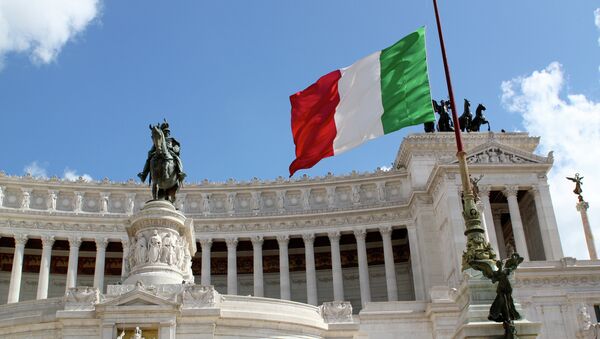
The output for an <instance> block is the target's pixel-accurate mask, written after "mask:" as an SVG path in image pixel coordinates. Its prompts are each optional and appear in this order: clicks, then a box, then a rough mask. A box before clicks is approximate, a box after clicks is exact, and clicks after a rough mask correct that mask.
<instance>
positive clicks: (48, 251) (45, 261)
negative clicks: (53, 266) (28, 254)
mask: <svg viewBox="0 0 600 339" xmlns="http://www.w3.org/2000/svg"><path fill="white" fill-rule="evenodd" d="M52 245H54V236H51V235H45V236H43V237H42V260H41V262H40V275H39V277H38V287H37V296H36V299H46V298H48V282H49V279H50V260H51V258H52Z"/></svg>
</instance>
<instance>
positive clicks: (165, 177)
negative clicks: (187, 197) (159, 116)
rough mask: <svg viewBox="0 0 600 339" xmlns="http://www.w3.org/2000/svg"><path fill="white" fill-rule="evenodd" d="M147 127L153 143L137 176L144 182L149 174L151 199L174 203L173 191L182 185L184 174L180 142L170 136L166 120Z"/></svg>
mask: <svg viewBox="0 0 600 339" xmlns="http://www.w3.org/2000/svg"><path fill="white" fill-rule="evenodd" d="M149 127H150V130H151V131H152V143H153V145H152V148H151V149H150V151H148V158H147V159H146V164H145V165H144V169H143V170H142V172H140V173H138V177H139V178H140V180H142V182H144V181H146V177H147V176H148V174H150V179H149V184H150V185H151V186H152V199H154V200H168V201H170V202H171V203H175V193H177V190H179V188H180V187H182V186H183V180H184V179H185V176H186V174H185V173H184V172H183V165H182V163H181V158H180V157H179V153H180V150H181V144H180V143H179V142H178V141H177V140H175V138H173V137H171V130H170V129H169V123H168V122H167V121H166V120H165V121H164V122H163V123H161V124H156V125H155V126H153V125H150V126H149Z"/></svg>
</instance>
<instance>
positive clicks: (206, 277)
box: [200, 238, 212, 286]
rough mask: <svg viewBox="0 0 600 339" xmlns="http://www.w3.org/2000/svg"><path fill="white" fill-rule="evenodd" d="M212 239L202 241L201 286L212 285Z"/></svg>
mask: <svg viewBox="0 0 600 339" xmlns="http://www.w3.org/2000/svg"><path fill="white" fill-rule="evenodd" d="M211 246H212V239H207V238H204V239H200V247H201V248H202V269H201V270H200V285H203V286H208V285H210V248H211Z"/></svg>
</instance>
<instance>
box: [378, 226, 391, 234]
mask: <svg viewBox="0 0 600 339" xmlns="http://www.w3.org/2000/svg"><path fill="white" fill-rule="evenodd" d="M379 233H381V236H382V237H383V236H386V237H388V236H391V235H392V226H391V225H385V226H380V227H379Z"/></svg>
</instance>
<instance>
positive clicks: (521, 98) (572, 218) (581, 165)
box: [501, 10, 600, 258]
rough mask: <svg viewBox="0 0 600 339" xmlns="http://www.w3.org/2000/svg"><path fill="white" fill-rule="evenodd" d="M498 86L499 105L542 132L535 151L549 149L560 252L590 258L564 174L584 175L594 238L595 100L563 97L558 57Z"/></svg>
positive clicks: (598, 108) (599, 201) (599, 200)
mask: <svg viewBox="0 0 600 339" xmlns="http://www.w3.org/2000/svg"><path fill="white" fill-rule="evenodd" d="M596 12H597V13H600V11H598V10H597V11H596ZM598 20H600V19H599V18H598V17H597V21H598ZM501 89H502V102H503V104H504V106H505V107H506V108H507V109H508V110H510V111H513V112H518V113H520V114H521V115H522V117H523V125H524V126H525V129H526V130H527V131H528V132H529V133H530V134H532V135H537V136H540V137H541V141H540V151H541V152H543V153H545V152H548V151H550V150H553V151H554V159H555V162H554V167H553V169H552V171H551V172H550V174H549V178H548V181H549V184H550V190H551V194H552V201H553V204H554V211H555V213H556V218H557V222H558V226H559V231H560V234H561V240H562V244H563V250H564V253H565V255H566V256H574V257H577V258H589V255H588V252H587V247H586V244H585V240H584V239H585V238H584V235H583V227H582V223H581V217H580V215H579V213H578V212H577V210H576V209H575V204H576V196H575V195H574V194H573V193H572V191H573V188H574V185H573V183H572V182H570V181H568V180H566V179H565V177H566V176H573V175H574V174H575V173H576V172H578V173H580V174H581V175H582V176H584V177H585V179H584V181H583V183H584V185H583V197H584V198H585V200H586V201H588V202H589V204H590V209H589V210H588V213H589V217H590V223H591V225H592V229H593V233H594V234H595V235H596V239H598V238H599V237H600V191H599V190H597V189H595V188H596V187H598V185H599V183H600V171H598V163H599V161H600V147H598V145H600V102H594V101H592V100H590V99H588V98H586V97H585V96H584V95H581V94H569V93H567V94H566V97H564V98H563V97H562V96H561V94H562V91H563V89H564V74H563V70H562V66H561V65H560V64H559V63H558V62H553V63H551V64H550V65H549V66H548V67H546V68H545V69H543V70H540V71H535V72H533V73H532V74H531V75H529V76H525V77H519V78H515V79H512V80H510V81H505V82H503V83H502V86H501ZM596 247H597V248H600V247H598V242H597V243H596Z"/></svg>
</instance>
